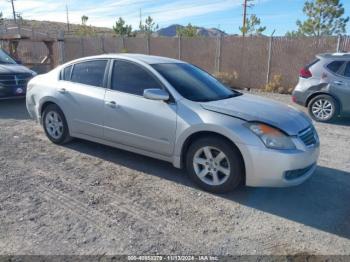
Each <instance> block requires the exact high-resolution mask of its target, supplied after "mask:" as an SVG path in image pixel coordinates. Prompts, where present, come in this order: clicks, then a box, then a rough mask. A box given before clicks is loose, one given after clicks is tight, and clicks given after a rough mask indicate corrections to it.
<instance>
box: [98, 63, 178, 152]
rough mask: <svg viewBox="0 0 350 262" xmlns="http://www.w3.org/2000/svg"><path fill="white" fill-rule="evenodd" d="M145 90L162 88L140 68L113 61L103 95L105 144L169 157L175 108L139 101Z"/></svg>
mask: <svg viewBox="0 0 350 262" xmlns="http://www.w3.org/2000/svg"><path fill="white" fill-rule="evenodd" d="M149 88H163V86H162V85H161V83H160V81H159V80H158V79H156V77H155V76H154V75H153V74H152V73H151V72H149V71H148V70H146V69H145V68H144V67H143V66H142V65H139V64H136V63H133V62H129V61H125V60H116V61H115V62H114V65H113V69H112V75H111V88H110V89H109V90H107V91H106V95H105V113H104V116H105V128H104V137H105V139H106V140H109V141H113V142H116V143H119V144H123V145H127V146H131V147H134V148H137V149H142V150H146V151H150V152H153V153H157V154H161V155H165V156H170V155H171V154H172V153H173V150H174V140H175V133H176V104H175V103H173V102H167V101H156V100H150V99H146V98H144V97H143V91H144V90H145V89H149Z"/></svg>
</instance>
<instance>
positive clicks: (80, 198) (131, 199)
mask: <svg viewBox="0 0 350 262" xmlns="http://www.w3.org/2000/svg"><path fill="white" fill-rule="evenodd" d="M260 95H264V96H270V97H272V98H273V99H275V100H279V101H282V102H286V103H289V101H290V97H289V96H284V95H266V94H260ZM316 127H317V130H318V131H319V134H320V137H321V143H322V152H321V157H320V161H319V166H318V168H317V171H316V174H315V175H314V176H313V177H312V178H311V179H310V180H308V181H307V182H306V183H304V184H303V185H301V186H298V187H293V188H285V189H271V188H247V187H242V188H240V189H238V190H237V191H235V192H233V193H230V194H227V195H221V196H216V195H213V194H209V193H205V192H202V191H200V190H199V189H197V188H196V187H195V186H194V185H193V184H192V182H191V181H190V180H189V179H188V178H187V176H186V175H185V173H184V172H183V171H181V170H177V169H175V168H173V167H172V165H171V164H169V163H165V162H162V161H158V160H154V159H150V158H147V157H143V156H139V155H136V154H132V153H129V152H125V151H122V150H118V149H114V148H110V147H106V146H102V145H98V144H94V143H90V142H87V141H82V140H75V141H73V142H72V143H70V144H68V145H66V146H62V147H60V146H56V145H53V144H52V143H50V142H49V141H48V139H47V138H46V137H45V135H44V133H43V131H42V129H41V127H40V126H38V125H37V124H36V123H34V122H33V121H32V120H30V119H29V118H28V115H27V113H26V109H25V104H24V101H0V219H1V223H0V254H2V255H19V254H21V255H23V254H36V255H38V254H41V255H53V254H66V255H76V254H156V253H160V254H178V255H181V254H182V255H183V254H212V255H224V254H232V255H250V254H259V255H261V254H266V255H268V254H279V255H285V254H328V255H329V254H348V255H350V219H349V217H350V205H349V200H350V147H349V146H350V132H349V131H350V120H343V121H341V122H338V123H336V124H316Z"/></svg>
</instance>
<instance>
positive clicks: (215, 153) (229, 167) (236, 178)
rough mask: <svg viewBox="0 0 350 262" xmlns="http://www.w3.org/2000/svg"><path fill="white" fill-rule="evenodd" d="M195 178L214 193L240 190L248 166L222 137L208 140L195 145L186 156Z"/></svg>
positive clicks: (202, 139)
mask: <svg viewBox="0 0 350 262" xmlns="http://www.w3.org/2000/svg"><path fill="white" fill-rule="evenodd" d="M186 168H187V172H188V174H189V176H190V177H191V179H192V180H193V181H194V182H195V183H196V184H197V185H198V186H199V187H201V188H202V189H204V190H206V191H209V192H212V193H227V192H230V191H233V190H234V189H235V188H237V187H238V186H239V185H240V183H241V182H242V180H243V177H244V164H243V160H242V157H241V155H240V153H239V151H238V149H237V148H236V147H234V146H233V145H232V144H231V143H228V141H227V140H225V139H223V138H220V137H204V138H200V139H198V140H196V141H195V142H193V143H192V144H191V145H190V147H189V149H188V151H187V155H186Z"/></svg>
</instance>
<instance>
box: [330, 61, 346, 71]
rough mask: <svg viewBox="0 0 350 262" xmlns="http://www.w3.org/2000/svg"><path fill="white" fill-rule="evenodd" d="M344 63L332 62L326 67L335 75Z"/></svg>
mask: <svg viewBox="0 0 350 262" xmlns="http://www.w3.org/2000/svg"><path fill="white" fill-rule="evenodd" d="M344 63H345V61H333V62H332V63H330V64H328V65H327V68H328V69H329V70H330V71H331V72H333V73H337V72H338V71H339V69H340V68H341V67H342V65H343V64H344Z"/></svg>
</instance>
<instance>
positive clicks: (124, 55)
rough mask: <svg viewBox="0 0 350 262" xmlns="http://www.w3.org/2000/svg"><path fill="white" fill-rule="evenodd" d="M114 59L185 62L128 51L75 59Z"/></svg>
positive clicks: (153, 62) (147, 61) (151, 62)
mask: <svg viewBox="0 0 350 262" xmlns="http://www.w3.org/2000/svg"><path fill="white" fill-rule="evenodd" d="M101 58H106V59H113V58H119V59H120V58H124V59H130V60H138V61H141V62H143V63H146V64H150V65H151V64H165V63H185V62H183V61H180V60H177V59H173V58H168V57H162V56H153V55H144V54H128V53H120V54H103V55H97V56H89V57H83V58H80V59H77V60H75V61H83V60H88V59H101Z"/></svg>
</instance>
